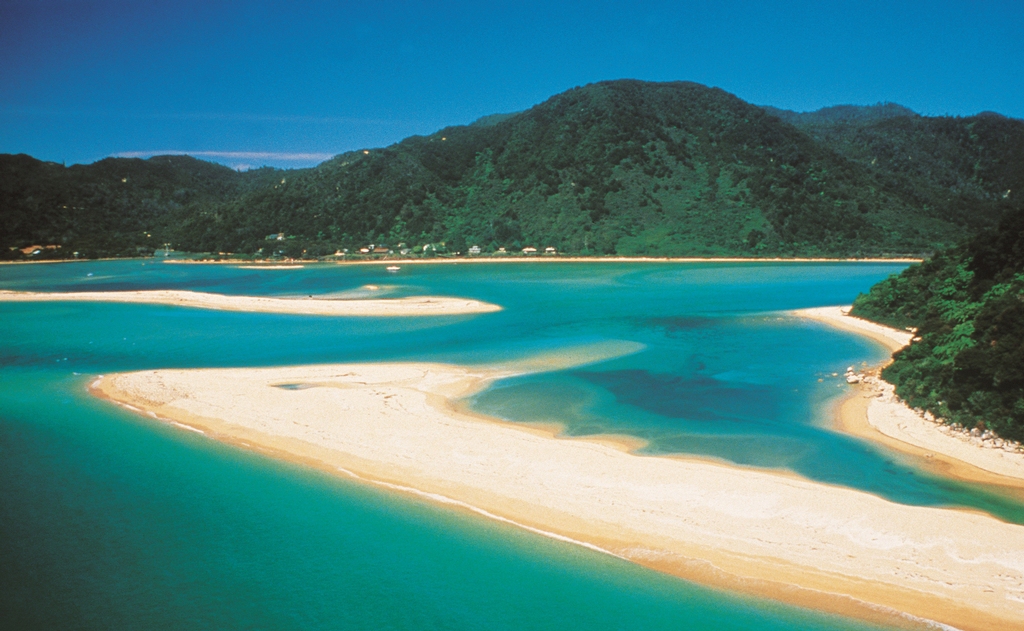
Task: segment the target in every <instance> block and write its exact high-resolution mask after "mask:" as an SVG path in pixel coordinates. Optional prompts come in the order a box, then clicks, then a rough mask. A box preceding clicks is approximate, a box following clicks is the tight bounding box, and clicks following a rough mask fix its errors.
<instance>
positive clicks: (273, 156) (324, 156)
mask: <svg viewBox="0 0 1024 631" xmlns="http://www.w3.org/2000/svg"><path fill="white" fill-rule="evenodd" d="M153 156H192V157H194V158H220V159H222V160H281V161H284V162H323V161H324V160H329V159H331V158H333V157H334V154H332V153H287V152H275V151H181V150H178V149H165V150H160V151H122V152H121V153H115V154H114V157H115V158H151V157H153Z"/></svg>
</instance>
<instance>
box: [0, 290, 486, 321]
mask: <svg viewBox="0 0 1024 631" xmlns="http://www.w3.org/2000/svg"><path fill="white" fill-rule="evenodd" d="M47 301H49V302H65V301H75V302H137V303H145V304H159V305H172V306H178V307H195V308H199V309H216V310H220V311H248V312H258V313H292V314H301V315H324V316H381V317H383V316H442V315H461V314H471V313H488V312H492V311H500V310H501V307H499V306H498V305H493V304H490V303H486V302H480V301H478V300H468V299H465V298H448V297H444V296H414V297H409V298H389V299H379V300H326V299H322V298H316V297H313V296H310V297H308V298H268V297H262V296H228V295H224V294H209V293H202V292H197V291H178V290H154V291H95V292H85V291H81V292H66V293H41V292H21V291H0V302H47Z"/></svg>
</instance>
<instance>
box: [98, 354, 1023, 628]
mask: <svg viewBox="0 0 1024 631" xmlns="http://www.w3.org/2000/svg"><path fill="white" fill-rule="evenodd" d="M510 374H512V373H511V372H510V371H509V370H507V369H506V370H502V369H499V368H485V367H472V366H455V365H444V364H426V363H393V364H348V365H320V366H300V367H284V368H257V369H196V370H156V371H143V372H134V373H122V374H115V375H108V376H105V377H102V378H99V379H97V380H96V381H95V382H94V383H93V385H92V389H93V392H95V393H97V394H98V395H100V396H103V397H106V398H109V399H111V400H114V401H117V402H119V403H121V404H122V405H125V406H132V409H135V410H141V411H142V412H143V413H152V414H153V415H155V416H156V417H157V418H159V419H164V420H165V421H169V422H173V423H176V424H180V425H183V426H187V427H190V428H193V429H196V430H199V431H202V432H204V433H205V434H207V435H208V436H209V437H211V438H214V439H218V440H223V441H226V442H231V443H235V444H239V445H243V446H245V447H247V448H250V449H258V450H262V451H265V452H267V453H269V454H271V455H274V456H277V457H284V458H289V459H292V460H296V461H300V462H304V463H307V464H310V465H313V466H316V467H320V468H323V469H326V470H329V471H332V472H334V473H337V474H342V475H348V476H352V477H355V478H358V479H360V480H362V481H364V482H368V483H375V484H380V485H383V486H385V487H387V488H389V489H392V490H398V491H402V492H406V493H410V494H414V495H416V496H419V497H422V498H425V499H428V500H433V501H436V502H441V503H444V504H446V505H448V506H452V507H457V508H461V509H464V510H467V511H472V512H475V513H478V514H482V515H485V516H487V517H490V518H494V519H500V520H504V521H509V522H512V523H515V524H518V525H520V526H522V527H524V528H528V529H531V530H534V531H536V532H540V533H543V534H547V535H549V536H555V537H558V538H561V539H567V540H570V541H574V542H577V543H581V544H583V545H586V546H588V547H591V548H595V549H598V550H601V551H604V552H607V553H609V554H613V555H615V556H618V557H621V558H623V559H627V560H630V561H633V562H636V563H639V564H642V565H645V566H648V567H652V568H655V569H657V570H660V571H664V572H668V573H671V574H675V575H678V576H682V577H684V578H688V579H691V580H696V581H699V582H702V583H706V584H711V585H717V586H721V587H725V588H729V589H734V590H739V591H743V592H746V593H752V594H757V595H762V596H768V597H771V598H776V599H779V600H784V601H788V602H793V603H796V604H799V605H803V606H809V607H815V608H819V609H823V610H828V611H833V612H837V613H841V614H844V615H852V616H857V617H860V618H865V619H870V620H878V621H884V622H888V623H895V622H898V621H902V623H903V624H911V623H910V622H908V621H910V620H915V619H921V620H935V621H939V622H942V623H944V624H949V625H953V626H955V627H957V628H960V629H966V630H970V631H982V630H984V631H990V630H996V629H1000V630H1002V629H1009V628H1020V626H1021V624H1022V623H1024V526H1019V525H1014V524H1007V523H1004V522H1001V521H999V520H997V519H995V518H993V517H991V516H988V515H985V514H979V513H973V512H968V511H958V510H949V509H941V508H931V507H914V506H905V505H901V504H896V503H893V502H889V501H887V500H883V499H881V498H879V497H877V496H874V495H871V494H869V493H864V492H861V491H856V490H852V489H847V488H841V487H834V486H829V485H825V484H820V483H816V482H812V481H809V480H805V479H802V478H799V477H797V476H794V475H785V474H779V473H773V472H769V471H761V470H752V469H744V468H740V467H733V466H728V465H724V464H717V463H712V462H707V461H698V460H692V459H684V458H674V457H660V456H645V455H639V454H636V453H634V452H632V451H630V448H629V445H628V444H627V443H624V442H618V441H616V440H614V439H602V440H588V439H579V438H560V437H557V436H556V435H554V433H553V432H552V431H550V430H545V429H542V428H535V427H524V426H520V425H515V424H511V423H505V422H501V421H497V420H494V419H489V418H486V417H482V416H479V415H475V414H471V413H469V412H467V411H466V410H465V409H464V406H463V405H461V404H460V403H459V401H460V400H461V399H463V398H464V397H466V396H468V395H469V394H471V393H473V392H476V391H479V390H480V389H481V388H483V387H486V385H487V384H488V383H490V382H491V381H493V380H494V379H498V378H501V377H504V376H508V375H510ZM143 418H146V417H143ZM911 626H913V625H911Z"/></svg>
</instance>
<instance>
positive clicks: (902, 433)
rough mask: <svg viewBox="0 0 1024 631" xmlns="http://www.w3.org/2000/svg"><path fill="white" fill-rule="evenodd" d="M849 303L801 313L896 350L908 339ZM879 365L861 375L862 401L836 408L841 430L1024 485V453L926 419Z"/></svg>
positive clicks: (956, 471) (974, 477)
mask: <svg viewBox="0 0 1024 631" xmlns="http://www.w3.org/2000/svg"><path fill="white" fill-rule="evenodd" d="M848 311H849V307H848V306H844V307H821V308H817V309H802V310H799V311H794V312H792V313H793V314H794V315H797V316H800V317H806V318H811V319H813V320H817V321H819V322H824V323H826V324H829V325H832V326H835V327H837V328H841V329H844V330H848V331H852V332H855V333H860V334H862V335H866V336H868V337H870V338H872V339H874V340H876V341H878V342H880V343H882V344H884V345H885V346H886V347H887V348H888V349H889V350H890V351H892V352H896V351H898V350H900V349H901V348H903V347H904V346H906V345H907V344H909V343H910V340H911V338H912V337H913V334H912V333H910V332H907V331H901V330H899V329H894V328H890V327H887V326H883V325H880V324H876V323H874V322H870V321H868V320H863V319H861V318H855V317H853V316H850V315H847V313H848ZM872 373H877V369H873V370H871V371H868V374H864V375H861V383H859V384H857V385H856V386H855V392H854V395H853V396H854V397H855V398H859V399H862V402H861V403H856V402H852V401H851V402H849V403H848V404H846V403H844V404H843V405H842V406H841V408H840V416H839V419H838V424H839V426H840V429H842V430H844V431H847V432H849V433H851V434H855V435H857V436H859V437H861V438H866V439H869V440H873V441H875V442H880V443H884V444H885V445H887V446H889V447H891V448H894V449H898V450H900V451H903V452H905V453H908V454H911V455H914V456H917V457H919V458H923V459H924V460H925V461H926V462H924V463H923V464H924V465H925V466H926V467H927V468H929V469H933V470H936V471H939V472H941V473H943V474H945V475H949V476H952V477H956V478H961V479H965V480H970V481H975V482H985V483H988V484H997V485H1002V486H1011V487H1017V488H1024V453H1021V452H1019V451H1016V449H1015V448H1011V447H1010V446H1007V447H1006V448H1005V449H1004V448H1002V447H996V446H995V444H996V443H994V442H986V441H981V440H978V439H970V438H968V437H966V436H964V435H961V434H958V433H956V432H951V431H950V430H949V428H947V427H946V426H945V425H944V424H943V423H941V422H937V421H929V420H926V418H925V417H924V416H923V415H921V414H919V413H918V412H916V411H914V410H912V409H911V408H910V407H908V406H907V405H906V404H905V403H903V401H901V400H900V399H899V398H898V397H896V395H895V394H894V392H893V387H892V385H891V384H888V383H886V382H885V381H883V380H881V379H880V378H878V377H877V376H876V375H875V374H872Z"/></svg>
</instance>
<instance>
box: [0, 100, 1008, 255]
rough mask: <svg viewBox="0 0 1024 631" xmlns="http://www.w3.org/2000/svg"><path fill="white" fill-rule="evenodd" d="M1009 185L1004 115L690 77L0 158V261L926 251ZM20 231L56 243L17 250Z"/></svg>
mask: <svg viewBox="0 0 1024 631" xmlns="http://www.w3.org/2000/svg"><path fill="white" fill-rule="evenodd" d="M1022 180H1024V122H1022V121H1018V120H1013V119H1008V118H1005V117H1002V116H999V115H997V114H982V115H979V116H974V117H967V118H928V117H922V116H918V115H916V114H914V113H913V112H911V111H910V110H907V109H906V108H902V107H900V106H897V105H892V104H885V105H878V106H871V107H854V106H840V107H835V108H827V109H825V110H821V111H819V112H813V113H804V114H798V113H795V112H786V111H783V110H775V109H772V108H761V107H757V106H755V105H751V104H749V103H746V102H744V101H742V100H740V99H738V98H737V97H735V96H733V95H731V94H728V93H726V92H724V91H722V90H719V89H715V88H708V87H705V86H702V85H698V84H695V83H685V82H674V83H647V82H641V81H632V80H621V81H610V82H603V83H597V84H592V85H588V86H585V87H582V88H575V89H572V90H569V91H567V92H564V93H562V94H559V95H556V96H554V97H552V98H550V99H549V100H547V101H545V102H544V103H541V104H539V105H537V106H535V107H533V108H531V109H529V110H526V111H524V112H519V113H515V114H503V115H494V116H489V117H485V118H484V119H481V120H480V121H478V122H477V123H474V124H471V125H466V126H457V127H449V128H446V129H442V130H440V131H438V132H437V133H435V134H432V135H429V136H414V137H411V138H407V139H406V140H404V141H402V142H399V143H397V144H395V145H392V146H389V147H385V148H380V149H365V150H360V151H353V152H349V153H346V154H342V155H339V156H336V157H335V158H333V159H331V160H329V161H327V162H324V163H323V164H321V165H319V166H317V167H315V168H312V169H303V170H294V171H280V170H274V169H260V170H257V171H251V172H247V173H237V172H234V171H232V170H231V169H228V168H226V167H221V166H219V165H214V164H209V163H204V162H200V161H197V160H193V159H191V158H184V157H177V158H175V157H168V156H163V157H156V158H151V159H149V160H137V159H107V160H102V161H100V162H97V163H95V164H92V165H80V166H72V167H70V168H65V167H63V166H61V165H57V164H53V163H43V162H39V161H37V160H34V159H32V158H30V157H28V156H0V217H2V221H0V246H4V247H3V255H4V256H7V257H8V258H12V257H13V258H17V257H26V256H29V257H38V256H60V257H67V256H71V255H72V253H73V252H79V255H80V256H100V255H104V256H110V255H116V256H124V255H136V254H137V253H143V254H144V253H146V252H149V251H152V249H154V247H159V245H162V244H164V243H170V244H171V245H172V246H173V247H174V248H176V249H179V250H187V251H194V252H233V253H236V254H243V255H256V256H275V255H277V256H307V257H312V256H322V255H328V254H332V253H334V252H335V251H337V250H341V249H350V250H351V251H353V252H355V251H357V250H358V248H360V247H364V246H366V245H368V244H371V243H372V244H376V245H387V246H389V247H393V248H395V249H397V247H398V246H399V244H408V247H409V248H410V249H413V250H414V252H416V253H417V254H419V253H421V251H422V249H421V246H422V245H423V244H435V247H433V248H429V249H428V250H427V251H428V252H429V253H435V252H452V253H454V252H463V253H465V252H466V251H467V248H468V247H469V246H471V245H476V246H479V247H480V248H481V249H482V251H483V252H484V253H487V252H493V251H495V250H497V249H498V248H502V247H504V248H506V249H507V250H509V251H517V250H518V249H519V248H521V247H525V246H533V247H537V248H545V247H549V246H550V247H555V248H557V249H558V251H560V252H563V253H568V254H589V255H611V254H617V255H643V256H688V255H689V256H692V255H702V256H842V257H846V256H897V255H927V254H930V253H931V252H933V251H934V250H936V249H937V248H941V247H945V246H949V245H952V244H954V243H956V242H957V240H958V239H959V238H960V237H961V236H962V235H963V234H965V233H973V232H976V231H977V230H980V229H983V228H986V227H990V226H992V225H994V223H995V222H996V220H997V218H998V217H999V215H1000V214H1001V213H1002V212H1004V211H1005V210H1006V208H1008V207H1009V206H1010V205H1011V204H1012V201H1013V199H1012V195H1013V191H1020V190H1024V181H1022ZM278 234H280V235H282V238H281V239H277V237H276V235H278ZM270 235H274V236H273V237H272V238H268V237H270ZM30 245H42V246H45V245H60V246H61V247H60V248H59V249H55V248H53V249H50V250H46V251H42V252H40V253H39V254H35V255H32V254H29V255H26V254H22V253H21V251H20V249H17V248H24V247H26V246H30ZM417 246H419V247H417Z"/></svg>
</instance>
